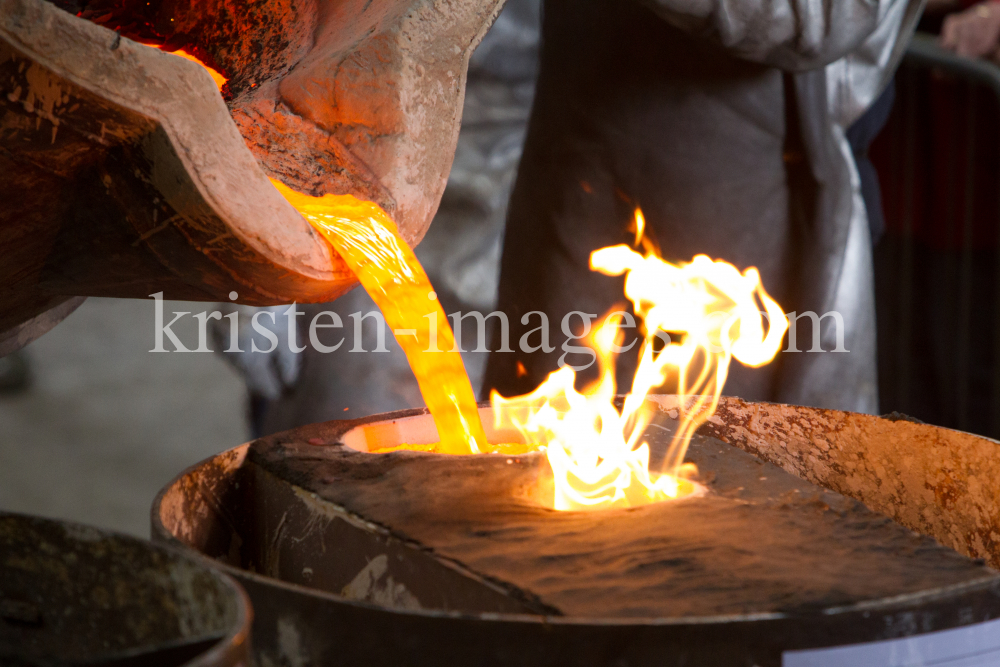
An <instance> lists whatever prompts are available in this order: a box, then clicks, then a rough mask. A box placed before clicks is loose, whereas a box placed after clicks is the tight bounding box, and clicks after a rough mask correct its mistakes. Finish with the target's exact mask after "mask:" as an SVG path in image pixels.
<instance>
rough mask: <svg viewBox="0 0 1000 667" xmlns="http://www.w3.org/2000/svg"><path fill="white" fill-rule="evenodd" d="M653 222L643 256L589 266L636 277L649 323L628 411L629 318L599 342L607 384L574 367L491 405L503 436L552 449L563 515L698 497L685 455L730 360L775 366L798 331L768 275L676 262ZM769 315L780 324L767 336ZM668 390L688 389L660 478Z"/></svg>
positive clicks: (636, 297)
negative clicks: (619, 384)
mask: <svg viewBox="0 0 1000 667" xmlns="http://www.w3.org/2000/svg"><path fill="white" fill-rule="evenodd" d="M644 224H645V220H644V218H643V217H642V213H641V211H638V210H637V212H636V218H635V228H636V234H637V237H636V245H640V242H642V245H643V246H644V248H645V252H644V254H640V253H638V252H636V251H635V250H633V249H632V248H629V247H628V246H626V245H618V246H613V247H609V248H602V249H600V250H596V251H594V252H593V253H592V254H591V256H590V267H591V269H592V270H594V271H599V272H601V273H603V274H605V275H609V276H620V275H623V274H624V275H625V276H626V278H625V295H626V296H627V297H628V298H629V300H630V301H631V302H632V304H633V306H634V308H635V312H636V314H637V315H639V316H640V317H641V318H642V319H643V323H644V340H643V342H642V347H641V348H640V351H639V364H638V367H637V369H636V373H635V376H634V378H633V380H632V389H631V391H630V392H629V394H628V395H627V396H625V398H624V403H623V404H622V406H621V408H620V409H619V408H618V407H617V406H616V404H615V396H616V390H617V388H616V386H615V375H614V363H613V362H614V351H615V350H616V349H618V346H619V345H620V344H621V338H622V336H621V331H620V316H619V317H615V316H609V317H607V318H605V320H604V322H603V324H601V325H600V326H599V327H598V328H597V329H596V330H595V331H594V333H593V334H592V335H591V336H590V338H589V341H588V342H589V343H590V346H591V347H592V348H593V349H594V351H595V352H596V355H597V361H598V369H599V371H600V375H599V379H598V380H597V381H596V382H594V383H593V384H591V385H590V386H588V387H586V388H585V389H583V391H578V390H577V389H576V387H575V383H576V374H575V373H574V371H573V369H572V368H570V367H569V366H564V367H563V368H561V369H559V370H557V371H555V372H553V373H551V374H550V375H549V376H548V378H546V380H545V381H544V382H543V383H542V384H541V385H540V386H539V387H538V388H537V389H536V390H535V391H533V392H531V393H530V394H527V395H525V396H519V397H516V398H504V397H502V396H500V395H499V394H498V393H496V392H493V394H492V396H491V397H490V398H491V403H492V405H493V410H494V419H495V422H496V426H497V427H501V428H502V427H514V428H516V429H517V430H518V431H519V432H520V433H521V434H522V435H523V436H524V437H525V438H526V439H527V440H528V442H531V443H535V444H537V445H539V446H543V447H545V450H546V455H547V457H548V460H549V464H550V465H551V467H552V472H553V474H554V478H555V499H554V506H555V508H556V509H559V510H582V509H596V508H604V507H611V506H626V507H627V506H634V505H641V504H645V503H649V502H655V501H659V500H664V499H667V498H677V497H680V496H684V495H688V494H690V493H692V492H694V491H695V489H696V488H697V487H696V485H695V484H693V483H692V482H691V481H690V480H689V479H688V477H689V476H690V474H691V466H686V465H685V464H684V455H685V453H686V451H687V448H688V444H689V443H690V441H691V436H692V435H694V432H695V431H696V430H697V429H698V427H699V426H701V425H702V424H704V423H705V421H706V420H707V419H708V418H709V417H711V416H712V414H714V412H715V409H716V407H717V406H718V402H719V395H720V394H721V392H722V387H723V385H725V382H726V376H727V374H728V371H729V364H730V361H731V360H732V359H733V358H734V357H735V358H736V359H737V360H739V361H740V362H742V363H744V364H746V365H748V366H752V367H756V366H761V365H763V364H766V363H767V362H769V361H770V360H771V359H773V358H774V355H775V354H777V352H778V350H779V349H780V347H781V341H782V339H783V337H784V334H785V331H786V330H787V328H788V320H787V319H786V318H785V315H784V313H783V312H782V309H781V307H780V306H779V305H778V304H777V303H776V302H775V301H774V300H773V299H771V297H769V296H768V295H767V292H765V291H764V288H763V286H762V285H761V281H760V274H759V273H758V271H757V269H755V268H750V269H747V270H746V271H744V272H743V273H740V272H739V271H738V270H737V269H736V268H735V267H734V266H732V265H731V264H728V263H726V262H723V261H713V260H711V259H709V258H708V257H706V256H705V255H698V256H696V257H695V258H694V259H693V260H692V261H691V262H690V263H689V264H683V265H674V264H671V263H669V262H666V261H664V260H663V259H661V258H660V257H659V256H658V254H657V253H656V252H655V250H654V249H653V247H652V244H650V243H645V242H644V239H642V238H641V237H640V236H639V235H640V234H641V232H642V230H643V229H644ZM761 305H763V307H764V309H765V312H766V318H767V320H768V323H769V324H768V327H767V331H766V333H765V330H764V322H763V319H764V318H763V317H762V315H761V312H760V306H761ZM674 334H679V335H677V336H674ZM664 335H665V336H666V338H667V340H669V342H668V343H667V344H666V345H665V346H664V347H663V348H662V349H660V350H659V351H657V347H658V346H657V345H656V344H654V342H655V341H656V339H657V338H659V339H660V340H661V341H662V340H663V337H664ZM668 380H674V381H676V383H677V387H678V388H677V393H678V395H679V403H678V410H679V419H678V421H679V425H678V428H677V431H676V433H675V434H674V436H673V438H672V440H671V442H670V445H669V447H668V449H667V452H666V455H665V458H664V462H663V465H662V467H661V470H662V473H661V474H659V475H654V474H651V473H650V469H649V445H648V444H647V443H645V442H639V440H640V438H641V437H642V434H643V432H644V430H645V429H646V427H647V426H648V425H649V422H650V419H651V417H652V411H651V408H650V407H649V404H648V403H646V401H645V398H646V396H647V395H648V394H649V393H650V392H651V391H652V390H653V389H656V388H657V387H660V386H662V385H663V384H664V383H666V382H667V381H668Z"/></svg>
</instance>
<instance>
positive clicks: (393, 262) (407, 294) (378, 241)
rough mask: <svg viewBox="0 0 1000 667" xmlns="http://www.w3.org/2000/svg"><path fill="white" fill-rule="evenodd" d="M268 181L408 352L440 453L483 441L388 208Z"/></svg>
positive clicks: (447, 339)
mask: <svg viewBox="0 0 1000 667" xmlns="http://www.w3.org/2000/svg"><path fill="white" fill-rule="evenodd" d="M271 183H273V184H274V187H275V188H277V189H278V192H280V193H281V194H282V195H283V196H284V197H285V199H287V200H288V201H289V203H291V204H292V206H294V207H295V208H296V210H298V211H299V213H301V214H302V215H303V217H305V219H306V220H308V221H309V223H310V224H312V226H313V227H315V228H316V230H317V231H319V233H320V234H322V235H323V237H324V238H325V239H326V240H327V241H328V242H329V243H330V245H332V246H333V248H334V249H335V250H336V251H337V252H338V253H339V254H340V256H341V257H343V258H344V261H345V262H346V263H347V265H348V267H350V269H351V270H352V271H353V272H354V274H355V275H356V276H357V277H358V280H359V281H360V282H361V285H362V286H363V287H364V288H365V290H366V291H367V292H368V294H369V295H370V296H371V297H372V300H374V301H375V303H376V304H378V307H379V309H380V310H381V311H382V315H383V317H385V321H386V324H388V325H389V329H390V330H392V331H393V332H394V334H395V336H396V340H397V341H398V342H399V344H400V346H401V347H402V348H403V352H405V353H406V359H407V361H409V362H410V368H411V370H412V371H413V375H414V376H415V377H416V379H417V384H418V385H419V386H420V393H421V395H422V396H423V397H424V402H425V403H426V404H427V408H428V409H429V410H430V412H431V415H432V416H433V417H434V423H435V424H436V425H437V429H438V437H439V438H440V443H438V444H437V445H435V447H436V451H439V452H441V453H445V454H478V453H479V452H480V451H484V450H486V449H487V448H488V444H487V442H486V434H485V433H484V431H483V425H482V422H481V421H480V419H479V411H478V409H477V407H476V397H475V394H474V393H473V391H472V384H471V383H470V382H469V376H468V374H467V373H466V372H465V365H464V364H463V363H462V357H461V355H460V354H459V353H458V351H457V350H456V349H455V337H454V335H453V333H452V331H451V326H450V325H449V323H448V318H447V317H446V316H445V314H444V309H443V308H442V307H441V303H440V302H439V301H438V300H437V295H436V293H435V292H434V288H433V287H432V286H431V281H430V279H428V277H427V274H426V273H425V272H424V269H423V267H422V266H421V265H420V261H419V260H418V259H417V257H416V255H414V254H413V250H412V249H411V248H410V246H409V245H407V243H406V241H404V240H403V239H402V237H400V235H399V232H398V231H397V229H396V225H395V224H394V223H393V221H392V219H391V218H390V217H389V215H388V214H387V213H386V212H385V211H383V210H382V208H381V207H380V206H379V205H378V204H375V203H372V202H367V201H362V200H360V199H357V198H355V197H353V196H351V195H330V194H328V195H324V196H322V197H311V196H309V195H304V194H301V193H299V192H295V191H294V190H292V189H290V188H288V187H287V186H286V185H284V184H283V183H281V182H280V181H276V180H274V179H271Z"/></svg>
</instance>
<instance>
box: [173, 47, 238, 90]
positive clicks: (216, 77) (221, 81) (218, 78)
mask: <svg viewBox="0 0 1000 667" xmlns="http://www.w3.org/2000/svg"><path fill="white" fill-rule="evenodd" d="M158 48H161V50H162V47H158ZM164 53H169V54H171V55H175V56H180V57H181V58H184V59H185V60H190V61H191V62H194V63H198V64H199V65H201V66H202V67H204V68H205V69H206V70H207V71H208V75H209V76H210V77H212V81H214V82H215V86H216V88H218V89H219V90H222V87H223V86H224V85H226V81H228V80H229V79H227V78H226V77H224V76H222V74H220V73H219V72H218V71H217V70H215V69H213V68H211V67H209V66H208V65H206V64H205V63H203V62H201V61H200V60H198V59H197V58H195V57H194V56H193V55H191V54H190V53H188V52H187V51H185V50H184V49H178V50H177V51H164Z"/></svg>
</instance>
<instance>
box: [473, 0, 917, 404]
mask: <svg viewBox="0 0 1000 667" xmlns="http://www.w3.org/2000/svg"><path fill="white" fill-rule="evenodd" d="M920 8H921V7H920V2H919V1H908V0H886V1H883V2H877V1H875V0H871V1H867V2H863V1H859V0H813V1H809V0H800V1H796V0H744V1H743V2H739V3H736V2H725V1H723V0H688V1H685V2H681V1H679V0H661V1H659V2H653V1H650V2H646V3H638V2H632V1H630V0H546V2H545V5H544V15H543V28H542V47H541V69H540V74H539V79H538V85H537V90H536V97H535V102H534V107H533V111H532V115H531V119H530V122H529V127H528V135H527V139H526V144H525V147H524V154H523V158H522V160H521V164H520V167H519V173H518V178H517V182H516V185H515V188H514V193H513V196H512V199H511V202H510V207H509V212H508V222H507V228H506V237H505V241H504V250H503V256H502V260H501V277H500V288H499V304H498V309H499V310H501V311H503V312H505V313H506V315H507V317H508V321H509V323H510V345H511V347H512V348H513V349H514V350H515V351H514V352H512V353H504V352H496V351H494V352H493V353H492V354H491V356H490V360H489V364H488V366H487V370H486V378H485V386H484V392H483V393H484V395H486V394H487V393H488V390H489V389H492V388H495V389H497V390H498V391H500V393H501V394H504V395H515V394H522V393H525V392H528V391H530V390H532V389H534V388H535V387H536V386H537V385H538V384H539V383H540V382H541V381H542V380H543V379H544V378H545V377H546V375H547V374H548V373H550V372H551V371H553V370H555V369H556V368H557V367H558V365H559V363H560V360H562V361H564V362H568V363H574V364H580V363H585V362H586V360H587V356H586V355H583V354H581V353H579V352H571V353H569V354H566V351H565V349H564V347H563V343H566V342H568V343H569V349H570V350H572V349H574V348H573V347H572V346H573V345H576V344H579V341H573V340H570V339H569V335H570V334H574V335H575V334H578V333H580V327H581V324H582V317H581V316H580V315H573V316H571V317H570V318H569V319H568V320H566V321H567V323H568V325H569V326H568V327H566V328H565V329H564V327H563V326H562V323H563V322H564V318H566V316H567V314H569V313H572V312H573V311H580V312H582V313H588V314H596V315H601V314H603V313H605V312H607V311H609V310H610V309H611V308H612V307H613V306H614V305H615V304H618V303H623V302H624V295H623V281H622V280H621V279H613V278H609V277H606V276H603V275H600V274H597V273H593V272H591V271H590V270H589V269H588V259H589V256H590V253H591V251H593V250H594V249H596V248H600V247H603V246H609V245H614V244H618V243H630V242H632V240H633V236H632V232H631V225H632V216H633V211H634V209H635V207H636V206H638V207H641V209H642V211H643V213H644V214H645V217H646V222H647V229H648V233H649V235H650V236H651V237H652V239H653V240H654V241H655V242H657V243H658V244H659V246H660V248H661V251H662V254H663V256H664V257H665V258H666V259H669V260H672V261H689V260H690V259H691V258H692V257H693V256H694V255H696V254H702V253H703V254H707V255H709V256H711V257H713V258H720V259H725V260H727V261H729V262H731V263H733V264H734V265H736V266H737V267H738V268H740V269H743V268H746V267H749V266H756V267H758V268H759V269H760V273H761V276H762V278H763V283H764V286H765V287H766V289H767V290H768V291H769V293H770V294H771V295H772V296H773V297H774V298H775V299H776V300H777V301H778V303H780V304H781V305H782V306H783V307H784V309H785V310H786V312H789V311H793V312H795V313H797V314H802V313H806V312H811V313H815V314H816V315H817V316H822V315H825V314H827V313H836V315H829V316H827V317H825V318H823V319H822V320H821V333H822V336H821V341H820V347H821V348H822V349H823V350H825V351H826V352H822V353H820V352H818V351H813V352H809V351H807V350H810V349H814V348H813V334H812V320H811V319H810V317H808V316H805V317H800V318H799V319H797V321H796V347H797V348H798V349H799V350H801V351H800V352H791V351H788V352H783V353H781V354H779V355H778V358H777V359H776V360H775V361H774V362H772V363H771V364H770V365H768V366H766V367H764V368H761V369H748V368H743V367H740V366H739V365H738V364H735V363H734V367H733V368H732V370H731V373H730V378H729V381H728V384H727V386H726V389H725V393H727V394H731V395H737V396H741V397H744V398H747V399H753V400H769V401H779V402H783V403H793V404H799V405H812V406H821V407H829V408H839V409H845V410H856V411H862V412H874V411H876V410H877V407H878V398H877V397H878V394H877V377H876V364H875V316H874V294H873V285H872V261H871V241H870V237H869V232H868V228H867V218H866V215H865V210H864V204H863V202H862V200H861V197H860V192H859V183H858V177H857V170H856V168H855V165H854V162H853V158H852V156H851V152H850V149H849V147H848V145H847V142H846V140H845V139H844V128H846V127H847V126H848V125H849V124H850V123H851V122H853V121H854V120H855V119H857V118H858V117H859V116H860V115H861V114H862V113H863V112H864V110H865V109H866V108H867V106H868V105H869V104H871V102H872V101H873V100H874V99H875V97H876V96H877V95H878V93H879V92H880V91H881V89H882V88H883V87H884V85H885V84H886V82H887V81H888V80H889V78H890V77H891V74H892V71H893V69H894V68H895V66H896V64H897V63H898V60H899V58H900V56H901V54H902V50H903V47H904V42H905V41H906V40H905V39H904V38H902V37H901V36H906V37H908V36H909V34H910V31H911V30H912V26H913V24H914V22H915V20H916V18H917V16H918V14H919V11H920ZM531 311H540V312H544V313H546V314H547V315H548V320H549V323H550V327H549V329H550V332H549V333H550V338H551V344H552V349H551V351H545V350H544V349H543V350H539V351H537V352H532V353H524V352H522V351H521V350H520V349H519V348H518V344H519V341H520V340H521V337H522V336H523V335H525V334H526V333H528V332H529V331H530V330H531V329H534V328H536V327H538V326H539V320H538V318H537V316H530V317H528V318H527V320H526V322H524V323H522V318H524V316H525V315H526V314H528V313H530V312H531ZM841 323H842V324H841ZM499 333H500V330H499V328H495V330H494V334H495V335H494V341H493V345H492V347H491V349H493V350H497V348H498V347H499V343H500V341H499V338H498V335H499ZM840 335H842V336H843V344H842V345H838V340H837V339H838V336H840ZM527 342H528V343H529V344H530V345H537V344H538V343H539V342H540V341H539V338H538V336H529V338H528V340H527ZM626 345H627V343H626ZM838 347H840V348H841V349H843V350H847V351H834V350H836V349H837V348H838ZM636 351H637V346H635V347H633V348H632V351H631V353H630V354H625V355H623V356H622V358H621V359H620V360H619V366H618V377H619V390H620V391H627V389H628V387H629V384H630V378H631V376H632V373H633V371H634V366H635V352H636ZM519 364H520V365H521V366H522V367H523V368H519ZM524 371H527V372H526V373H525V372H524Z"/></svg>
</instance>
